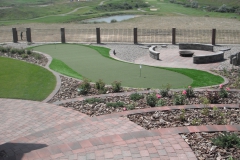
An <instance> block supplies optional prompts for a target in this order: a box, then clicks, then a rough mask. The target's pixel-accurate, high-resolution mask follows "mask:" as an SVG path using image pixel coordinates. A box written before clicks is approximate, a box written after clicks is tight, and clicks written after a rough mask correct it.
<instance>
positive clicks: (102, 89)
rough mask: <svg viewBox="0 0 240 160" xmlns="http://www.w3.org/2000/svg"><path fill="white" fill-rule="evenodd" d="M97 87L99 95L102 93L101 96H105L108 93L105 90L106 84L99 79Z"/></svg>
mask: <svg viewBox="0 0 240 160" xmlns="http://www.w3.org/2000/svg"><path fill="white" fill-rule="evenodd" d="M95 87H96V89H97V90H98V93H100V94H105V93H106V91H107V90H106V88H105V83H104V82H103V81H102V80H101V79H99V80H98V81H97V82H96V84H95Z"/></svg>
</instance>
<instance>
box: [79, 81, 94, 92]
mask: <svg viewBox="0 0 240 160" xmlns="http://www.w3.org/2000/svg"><path fill="white" fill-rule="evenodd" d="M90 89H91V85H90V82H89V80H87V79H84V80H83V81H82V82H81V83H80V85H79V87H78V93H79V94H83V95H86V94H87V93H88V92H89V90H90Z"/></svg>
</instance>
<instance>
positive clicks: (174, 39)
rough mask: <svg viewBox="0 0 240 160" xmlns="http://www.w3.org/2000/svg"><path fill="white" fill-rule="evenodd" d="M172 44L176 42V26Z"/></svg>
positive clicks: (173, 29) (173, 30) (173, 31)
mask: <svg viewBox="0 0 240 160" xmlns="http://www.w3.org/2000/svg"><path fill="white" fill-rule="evenodd" d="M172 44H176V28H172Z"/></svg>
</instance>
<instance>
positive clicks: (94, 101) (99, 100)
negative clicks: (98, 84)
mask: <svg viewBox="0 0 240 160" xmlns="http://www.w3.org/2000/svg"><path fill="white" fill-rule="evenodd" d="M84 102H86V103H89V104H94V103H101V102H102V100H101V99H99V98H89V99H85V100H84Z"/></svg>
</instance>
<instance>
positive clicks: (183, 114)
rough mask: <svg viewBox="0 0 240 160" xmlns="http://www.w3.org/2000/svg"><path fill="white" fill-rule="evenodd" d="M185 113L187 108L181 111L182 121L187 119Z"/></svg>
mask: <svg viewBox="0 0 240 160" xmlns="http://www.w3.org/2000/svg"><path fill="white" fill-rule="evenodd" d="M185 113H186V111H185V109H182V110H181V113H180V116H179V120H180V121H182V122H184V121H185Z"/></svg>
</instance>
